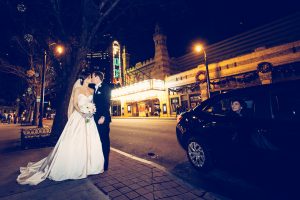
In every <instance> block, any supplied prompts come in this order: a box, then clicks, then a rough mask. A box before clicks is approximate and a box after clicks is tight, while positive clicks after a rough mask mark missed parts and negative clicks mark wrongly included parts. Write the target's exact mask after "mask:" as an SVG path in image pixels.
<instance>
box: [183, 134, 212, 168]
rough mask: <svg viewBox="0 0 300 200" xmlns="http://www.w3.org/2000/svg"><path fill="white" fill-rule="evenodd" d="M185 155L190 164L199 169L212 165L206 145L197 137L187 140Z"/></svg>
mask: <svg viewBox="0 0 300 200" xmlns="http://www.w3.org/2000/svg"><path fill="white" fill-rule="evenodd" d="M187 156H188V159H189V161H190V162H191V163H192V165H193V166H194V167H195V168H196V169H197V170H199V171H207V170H210V169H212V167H213V162H212V160H213V159H212V156H211V153H210V149H209V147H208V145H207V144H205V143H204V142H203V141H201V140H200V139H198V138H191V139H190V140H189V141H188V145H187Z"/></svg>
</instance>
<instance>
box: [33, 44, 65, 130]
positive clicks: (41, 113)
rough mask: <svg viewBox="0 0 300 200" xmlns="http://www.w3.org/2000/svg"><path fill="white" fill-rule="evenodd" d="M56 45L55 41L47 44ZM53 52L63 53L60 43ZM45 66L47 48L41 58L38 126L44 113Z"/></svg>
mask: <svg viewBox="0 0 300 200" xmlns="http://www.w3.org/2000/svg"><path fill="white" fill-rule="evenodd" d="M52 45H56V43H52V44H50V45H49V47H51V46H52ZM55 53H56V54H57V55H61V54H63V53H64V47H63V46H61V45H57V46H56V48H55ZM46 66H47V50H44V60H43V68H42V88H41V104H40V116H39V125H38V127H39V128H42V127H43V115H44V102H45V77H46Z"/></svg>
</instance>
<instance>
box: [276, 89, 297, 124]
mask: <svg viewBox="0 0 300 200" xmlns="http://www.w3.org/2000/svg"><path fill="white" fill-rule="evenodd" d="M272 101H273V105H275V108H274V117H275V118H277V119H284V120H291V119H297V120H299V119H300V95H299V94H298V93H297V92H295V93H289V94H284V93H279V94H274V95H272Z"/></svg>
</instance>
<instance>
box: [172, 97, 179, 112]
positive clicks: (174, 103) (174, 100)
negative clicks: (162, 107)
mask: <svg viewBox="0 0 300 200" xmlns="http://www.w3.org/2000/svg"><path fill="white" fill-rule="evenodd" d="M178 106H179V97H175V98H171V111H172V112H176V110H177V107H178Z"/></svg>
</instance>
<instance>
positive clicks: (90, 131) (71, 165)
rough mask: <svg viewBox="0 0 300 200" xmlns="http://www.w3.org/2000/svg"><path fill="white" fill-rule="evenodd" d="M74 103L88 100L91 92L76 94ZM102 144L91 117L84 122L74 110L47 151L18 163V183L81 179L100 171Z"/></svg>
mask: <svg viewBox="0 0 300 200" xmlns="http://www.w3.org/2000/svg"><path fill="white" fill-rule="evenodd" d="M77 98H78V105H79V106H80V105H84V104H86V103H87V102H91V101H92V99H93V96H92V95H90V96H88V97H87V96H85V95H83V94H79V95H78V97H77ZM103 168H104V157H103V152H102V144H101V141H100V137H99V134H98V130H97V127H96V123H95V121H94V119H93V118H92V119H91V120H90V121H89V122H88V123H86V122H85V119H84V118H83V117H82V115H81V114H80V113H79V112H77V111H76V110H75V111H74V112H73V113H72V114H71V116H70V117H69V120H68V122H67V124H66V126H65V128H64V130H63V132H62V134H61V136H60V138H59V140H58V142H57V144H56V145H55V147H54V149H53V150H52V151H51V153H50V154H49V155H48V156H47V157H46V158H44V159H42V160H40V161H38V162H36V163H28V165H27V167H21V168H20V172H21V174H20V175H19V176H18V178H17V182H18V183H19V184H22V185H24V184H29V185H37V184H39V183H40V182H42V181H43V180H45V179H46V178H49V179H51V180H54V181H62V180H66V179H82V178H86V177H87V176H88V175H92V174H99V173H102V172H103Z"/></svg>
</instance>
